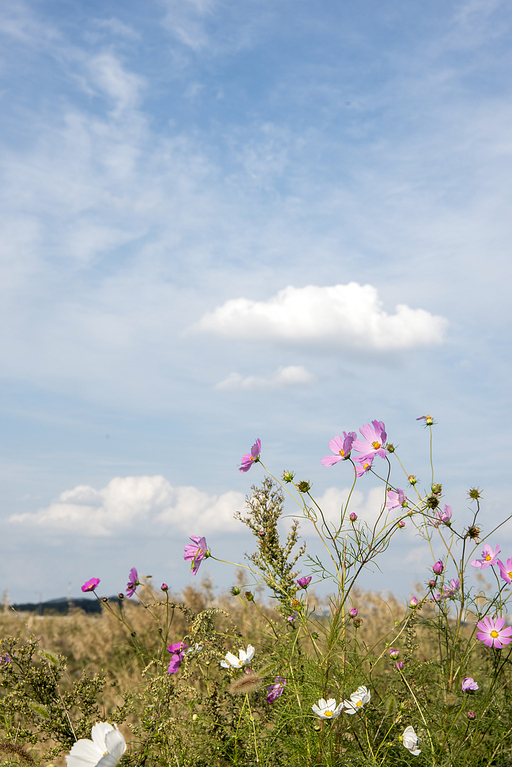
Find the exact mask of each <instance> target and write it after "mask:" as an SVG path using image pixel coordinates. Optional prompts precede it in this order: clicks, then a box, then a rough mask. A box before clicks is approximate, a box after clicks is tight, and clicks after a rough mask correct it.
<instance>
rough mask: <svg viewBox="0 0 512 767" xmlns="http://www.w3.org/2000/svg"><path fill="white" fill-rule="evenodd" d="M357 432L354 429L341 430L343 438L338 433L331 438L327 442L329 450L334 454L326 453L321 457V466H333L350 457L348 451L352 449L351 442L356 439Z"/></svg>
mask: <svg viewBox="0 0 512 767" xmlns="http://www.w3.org/2000/svg"><path fill="white" fill-rule="evenodd" d="M356 437H357V434H356V433H355V431H349V433H348V434H347V432H346V431H344V432H343V438H342V437H340V435H339V434H338V436H337V437H334V439H331V441H330V442H329V450H332V452H333V453H334V455H326V456H325V458H322V461H321V463H322V466H334V464H335V463H338V462H339V461H346V460H347V458H350V451H351V450H352V443H353V442H354V440H355V439H356Z"/></svg>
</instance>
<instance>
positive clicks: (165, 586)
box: [160, 583, 169, 591]
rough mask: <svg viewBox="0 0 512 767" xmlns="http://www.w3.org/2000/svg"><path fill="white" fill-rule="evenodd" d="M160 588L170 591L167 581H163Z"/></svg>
mask: <svg viewBox="0 0 512 767" xmlns="http://www.w3.org/2000/svg"><path fill="white" fill-rule="evenodd" d="M160 589H161V590H162V591H169V586H168V585H167V583H162V585H161V586H160Z"/></svg>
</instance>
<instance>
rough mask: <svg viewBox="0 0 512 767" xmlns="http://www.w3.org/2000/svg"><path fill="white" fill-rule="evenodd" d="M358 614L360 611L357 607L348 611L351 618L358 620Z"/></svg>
mask: <svg viewBox="0 0 512 767" xmlns="http://www.w3.org/2000/svg"><path fill="white" fill-rule="evenodd" d="M358 612H359V611H358V609H357V607H353V608H352V609H351V610H349V611H348V614H349V615H350V617H351V618H356V617H357V613H358Z"/></svg>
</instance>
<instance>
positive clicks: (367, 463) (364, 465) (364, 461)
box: [356, 455, 375, 477]
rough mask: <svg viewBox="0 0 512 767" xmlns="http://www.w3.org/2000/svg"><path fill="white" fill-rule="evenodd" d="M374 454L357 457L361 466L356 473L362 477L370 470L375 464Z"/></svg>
mask: <svg viewBox="0 0 512 767" xmlns="http://www.w3.org/2000/svg"><path fill="white" fill-rule="evenodd" d="M374 458H375V456H373V455H358V456H357V458H356V461H357V463H358V464H359V468H356V474H357V476H358V477H362V476H363V474H367V472H369V471H370V469H371V468H372V464H373V459H374Z"/></svg>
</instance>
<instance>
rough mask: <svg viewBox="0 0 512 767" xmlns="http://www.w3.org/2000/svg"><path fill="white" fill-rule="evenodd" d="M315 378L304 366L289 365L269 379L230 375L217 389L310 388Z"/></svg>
mask: <svg viewBox="0 0 512 767" xmlns="http://www.w3.org/2000/svg"><path fill="white" fill-rule="evenodd" d="M315 380H316V379H315V376H314V375H312V374H311V373H309V372H308V371H307V370H306V368H304V367H303V366H302V365H289V366H288V367H280V368H278V369H277V370H276V371H275V372H274V373H272V375H270V376H268V377H267V378H265V377H263V376H247V377H246V378H244V377H243V376H241V375H240V373H230V375H229V376H228V377H227V378H225V379H224V381H220V383H218V384H217V385H216V386H215V388H216V389H219V390H221V391H222V390H227V391H237V390H238V391H265V390H267V389H289V388H290V387H293V386H308V385H309V384H311V383H313V382H314V381H315Z"/></svg>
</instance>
